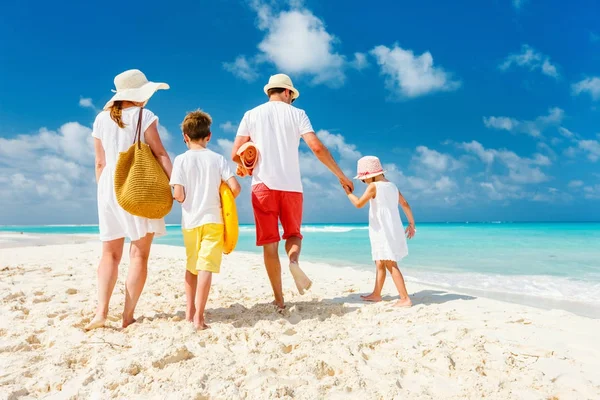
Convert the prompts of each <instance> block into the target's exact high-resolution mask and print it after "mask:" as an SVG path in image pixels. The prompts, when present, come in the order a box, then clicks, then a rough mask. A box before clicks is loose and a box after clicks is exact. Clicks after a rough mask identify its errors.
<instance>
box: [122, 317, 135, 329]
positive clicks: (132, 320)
mask: <svg viewBox="0 0 600 400" xmlns="http://www.w3.org/2000/svg"><path fill="white" fill-rule="evenodd" d="M133 323H135V318H133V317H129V318H125V317H123V324H122V327H123V328H127V327H128V326H129V325H131V324H133Z"/></svg>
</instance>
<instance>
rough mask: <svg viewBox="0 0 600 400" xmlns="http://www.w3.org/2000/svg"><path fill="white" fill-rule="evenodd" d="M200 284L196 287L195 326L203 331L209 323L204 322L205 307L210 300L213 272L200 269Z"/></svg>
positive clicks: (198, 278)
mask: <svg viewBox="0 0 600 400" xmlns="http://www.w3.org/2000/svg"><path fill="white" fill-rule="evenodd" d="M197 280H198V284H197V288H196V313H195V314H194V326H195V327H196V329H197V330H199V331H201V330H203V329H207V328H208V325H206V323H205V322H204V308H205V307H206V302H207V301H208V294H209V293H210V284H211V282H212V272H208V271H198V277H197Z"/></svg>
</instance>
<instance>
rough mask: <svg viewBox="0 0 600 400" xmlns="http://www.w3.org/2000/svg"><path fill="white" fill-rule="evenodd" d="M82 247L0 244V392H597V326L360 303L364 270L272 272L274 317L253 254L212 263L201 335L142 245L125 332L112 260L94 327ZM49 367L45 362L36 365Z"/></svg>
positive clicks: (447, 307) (92, 253) (175, 260)
mask: <svg viewBox="0 0 600 400" xmlns="http://www.w3.org/2000/svg"><path fill="white" fill-rule="evenodd" d="M100 250H101V249H100V246H98V243H97V242H96V241H94V242H88V243H82V244H62V245H49V246H38V247H31V246H30V247H19V248H12V249H0V260H2V261H1V264H0V292H1V293H3V295H2V297H1V298H0V313H1V314H2V316H3V318H2V319H1V320H0V354H2V357H0V371H3V372H2V373H1V374H0V386H1V387H3V393H6V396H7V397H6V398H10V397H11V396H14V398H18V397H19V396H22V397H23V398H39V397H44V396H48V397H55V396H56V397H60V398H110V397H116V398H130V399H137V398H139V399H142V398H143V399H153V398H165V397H173V398H219V399H220V398H227V399H243V398H265V399H269V398H288V399H289V398H296V399H314V398H332V399H342V398H348V397H350V398H361V399H371V398H373V399H375V398H386V399H388V398H389V399H392V398H444V399H464V398H483V397H485V398H494V399H495V398H498V399H500V398H502V399H522V398H536V399H537V398H553V397H557V398H560V399H570V398H597V397H598V396H600V376H599V375H598V374H597V370H598V368H600V348H599V347H598V346H597V338H596V336H597V335H596V333H597V332H598V331H600V320H596V319H590V318H585V317H580V316H577V315H574V314H572V313H569V312H566V311H561V310H552V311H546V310H540V309H538V308H532V307H527V306H522V305H517V304H511V303H505V302H499V301H495V300H490V299H487V298H483V297H474V296H469V295H464V294H460V293H456V292H454V291H450V290H448V289H445V290H440V289H435V288H432V287H431V286H428V285H423V284H418V283H411V284H410V286H409V293H411V295H412V298H413V303H414V306H413V307H412V308H409V309H395V308H393V307H391V305H392V304H393V302H394V300H395V298H396V296H395V294H396V292H395V289H394V287H393V283H392V282H391V279H389V278H388V279H387V280H386V284H385V287H384V300H385V301H383V302H380V303H364V302H363V301H361V300H360V298H359V294H361V293H365V292H368V291H369V290H370V289H372V284H373V280H374V273H373V272H372V271H360V270H355V269H352V268H349V267H345V268H331V267H328V266H327V265H326V264H322V263H311V262H304V263H303V264H302V268H303V269H304V271H305V272H306V273H307V275H308V276H309V277H310V278H311V279H312V280H313V283H314V284H313V289H312V290H311V291H310V292H309V293H308V294H307V295H304V296H300V295H299V294H298V293H297V291H296V290H295V287H294V283H293V280H292V278H291V276H290V274H289V271H287V268H284V272H283V287H284V295H285V298H286V303H287V306H288V308H287V309H286V311H285V312H284V313H283V314H278V313H276V312H275V311H274V310H273V307H272V306H271V305H270V302H271V300H272V294H271V290H270V286H269V283H268V279H267V276H266V273H265V271H264V267H263V265H262V260H261V257H260V256H259V255H256V254H236V253H233V254H231V255H228V256H226V257H224V261H223V266H222V269H221V273H220V274H217V275H215V276H214V277H213V288H212V289H211V294H210V297H209V302H208V305H207V323H208V324H209V325H210V326H211V329H209V330H207V331H202V332H195V331H194V330H193V329H192V327H191V325H190V324H189V323H187V322H186V321H184V310H185V296H184V288H183V286H184V278H183V277H184V268H185V267H184V265H185V262H184V259H185V254H184V253H183V252H182V251H181V249H180V248H178V247H175V246H168V245H155V246H154V247H153V250H152V251H153V256H152V259H151V262H150V266H149V274H148V281H147V283H146V288H145V289H144V293H143V294H142V298H141V299H140V303H139V305H138V309H137V312H136V317H137V322H136V323H135V324H133V325H131V326H130V327H128V328H126V329H121V328H120V327H119V326H120V313H121V311H122V307H123V300H124V296H125V293H124V281H125V278H126V273H127V268H126V262H125V265H123V266H124V268H120V269H119V278H118V282H117V286H116V288H115V292H114V295H113V300H112V302H111V308H110V311H109V316H108V326H107V327H106V328H103V329H97V330H94V331H91V332H84V331H83V329H82V328H83V326H85V324H86V323H87V322H88V321H89V320H90V318H91V317H92V316H93V310H94V308H95V302H96V299H95V297H96V293H95V288H96V264H97V261H98V257H99V255H100ZM48 366H51V368H48ZM0 398H1V399H3V398H4V397H2V396H0Z"/></svg>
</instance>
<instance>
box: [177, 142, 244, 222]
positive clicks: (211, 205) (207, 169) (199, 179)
mask: <svg viewBox="0 0 600 400" xmlns="http://www.w3.org/2000/svg"><path fill="white" fill-rule="evenodd" d="M232 176H233V173H232V172H231V168H229V164H227V161H226V160H225V157H223V156H222V155H220V154H217V153H215V152H213V151H211V150H208V149H202V150H188V151H186V152H185V153H183V154H180V155H178V156H177V157H175V161H174V162H173V172H172V173H171V186H173V185H181V186H183V188H184V190H185V200H184V201H183V203H181V227H182V228H183V229H192V228H197V227H199V226H202V225H206V224H222V223H223V215H222V214H221V197H220V195H219V187H220V186H221V181H227V180H228V179H229V178H231V177H232Z"/></svg>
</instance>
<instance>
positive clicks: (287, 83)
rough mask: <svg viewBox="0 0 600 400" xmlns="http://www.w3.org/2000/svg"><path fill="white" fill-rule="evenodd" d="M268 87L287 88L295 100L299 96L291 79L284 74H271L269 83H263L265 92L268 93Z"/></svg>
mask: <svg viewBox="0 0 600 400" xmlns="http://www.w3.org/2000/svg"><path fill="white" fill-rule="evenodd" d="M269 89H288V90H291V91H292V92H293V93H294V96H292V98H293V99H294V100H296V99H297V98H298V97H300V92H299V91H298V89H296V88H295V87H294V84H293V83H292V80H291V79H290V77H289V76H287V75H286V74H277V75H271V77H270V78H269V83H267V84H266V85H265V94H266V95H267V96H268V95H269V93H268V92H269Z"/></svg>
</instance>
